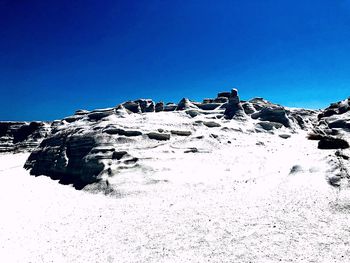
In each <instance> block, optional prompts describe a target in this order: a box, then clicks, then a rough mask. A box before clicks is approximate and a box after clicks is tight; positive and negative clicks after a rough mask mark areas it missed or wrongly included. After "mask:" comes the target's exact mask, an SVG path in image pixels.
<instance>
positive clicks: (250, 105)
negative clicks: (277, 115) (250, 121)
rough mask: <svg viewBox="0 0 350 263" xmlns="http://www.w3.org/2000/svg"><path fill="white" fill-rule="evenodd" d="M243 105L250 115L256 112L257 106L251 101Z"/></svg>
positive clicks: (246, 112)
mask: <svg viewBox="0 0 350 263" xmlns="http://www.w3.org/2000/svg"><path fill="white" fill-rule="evenodd" d="M242 107H243V110H244V112H245V114H248V115H250V114H253V113H254V112H255V108H254V107H253V105H252V104H250V103H249V102H245V103H243V104H242Z"/></svg>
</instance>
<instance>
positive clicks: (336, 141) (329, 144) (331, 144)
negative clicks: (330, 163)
mask: <svg viewBox="0 0 350 263" xmlns="http://www.w3.org/2000/svg"><path fill="white" fill-rule="evenodd" d="M349 147H350V146H349V143H348V142H347V141H346V140H344V139H340V138H334V137H331V136H323V137H322V138H321V140H320V141H319V142H318V148H319V149H346V148H349Z"/></svg>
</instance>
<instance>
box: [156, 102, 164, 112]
mask: <svg viewBox="0 0 350 263" xmlns="http://www.w3.org/2000/svg"><path fill="white" fill-rule="evenodd" d="M163 110H164V103H163V102H157V104H156V106H155V112H160V111H163Z"/></svg>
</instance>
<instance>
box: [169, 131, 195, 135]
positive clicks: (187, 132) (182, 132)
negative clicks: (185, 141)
mask: <svg viewBox="0 0 350 263" xmlns="http://www.w3.org/2000/svg"><path fill="white" fill-rule="evenodd" d="M170 132H171V134H175V135H179V136H190V135H191V134H192V132H191V131H179V130H171V131H170Z"/></svg>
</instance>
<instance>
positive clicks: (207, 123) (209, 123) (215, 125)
mask: <svg viewBox="0 0 350 263" xmlns="http://www.w3.org/2000/svg"><path fill="white" fill-rule="evenodd" d="M203 124H204V125H205V126H207V127H208V128H214V127H221V124H220V123H217V122H215V121H203Z"/></svg>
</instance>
